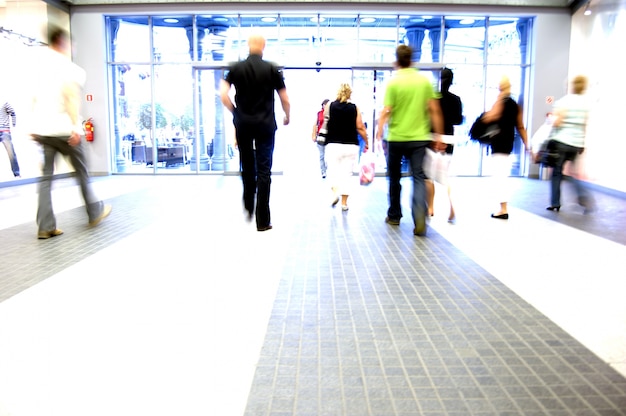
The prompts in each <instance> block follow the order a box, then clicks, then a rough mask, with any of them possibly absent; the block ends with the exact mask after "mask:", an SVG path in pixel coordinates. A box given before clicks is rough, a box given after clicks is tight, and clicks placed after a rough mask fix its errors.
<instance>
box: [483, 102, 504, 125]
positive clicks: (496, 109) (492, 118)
mask: <svg viewBox="0 0 626 416" xmlns="http://www.w3.org/2000/svg"><path fill="white" fill-rule="evenodd" d="M505 98H506V97H503V96H502V95H498V99H497V100H496V102H495V103H493V106H492V107H491V109H490V110H489V111H485V112H484V113H483V117H482V120H483V122H485V123H487V124H489V123H493V122H496V121H498V120H500V117H502V111H504V99H505Z"/></svg>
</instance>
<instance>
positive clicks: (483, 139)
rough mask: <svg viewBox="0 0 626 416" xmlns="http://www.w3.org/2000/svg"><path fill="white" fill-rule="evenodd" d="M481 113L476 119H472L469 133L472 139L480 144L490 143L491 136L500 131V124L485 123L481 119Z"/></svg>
mask: <svg viewBox="0 0 626 416" xmlns="http://www.w3.org/2000/svg"><path fill="white" fill-rule="evenodd" d="M483 114H485V113H483ZM483 114H481V115H480V116H478V118H477V119H476V121H474V124H472V127H471V128H470V131H469V135H470V138H471V139H472V140H475V141H477V142H479V143H482V144H490V143H491V141H492V140H493V137H494V136H496V135H497V134H499V133H500V126H499V125H498V123H485V122H484V121H483V120H482V117H483Z"/></svg>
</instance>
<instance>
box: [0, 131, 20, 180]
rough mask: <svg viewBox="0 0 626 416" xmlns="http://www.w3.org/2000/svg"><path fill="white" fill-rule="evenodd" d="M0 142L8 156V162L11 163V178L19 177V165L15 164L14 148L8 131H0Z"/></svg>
mask: <svg viewBox="0 0 626 416" xmlns="http://www.w3.org/2000/svg"><path fill="white" fill-rule="evenodd" d="M0 142H2V144H3V145H4V147H5V148H6V149H7V155H9V161H10V162H11V170H12V171H13V176H20V165H19V164H18V163H17V155H16V154H15V148H14V147H13V142H12V141H11V133H10V132H8V131H0Z"/></svg>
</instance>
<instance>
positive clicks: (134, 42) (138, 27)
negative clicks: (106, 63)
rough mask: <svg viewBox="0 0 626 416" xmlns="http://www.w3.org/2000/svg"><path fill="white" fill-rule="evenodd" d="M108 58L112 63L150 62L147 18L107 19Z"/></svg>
mask: <svg viewBox="0 0 626 416" xmlns="http://www.w3.org/2000/svg"><path fill="white" fill-rule="evenodd" d="M107 21H108V27H109V42H110V43H109V45H110V50H109V57H110V60H111V61H113V62H150V29H149V26H148V21H149V18H148V16H138V17H132V16H124V17H123V18H122V17H108V18H107Z"/></svg>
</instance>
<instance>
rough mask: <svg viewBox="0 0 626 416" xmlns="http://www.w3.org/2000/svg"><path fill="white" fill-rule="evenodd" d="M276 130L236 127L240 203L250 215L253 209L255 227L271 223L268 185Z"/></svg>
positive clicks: (270, 181) (270, 180)
mask: <svg viewBox="0 0 626 416" xmlns="http://www.w3.org/2000/svg"><path fill="white" fill-rule="evenodd" d="M275 133H276V132H275V131H269V132H267V131H263V130H262V129H257V128H255V127H241V126H238V127H237V129H236V135H237V145H238V146H239V158H240V160H241V180H242V182H243V205H244V207H245V209H246V210H247V211H248V213H249V214H250V215H252V214H253V213H255V212H256V225H257V228H262V227H267V226H268V225H270V223H271V215H270V185H271V183H272V179H271V173H272V157H273V155H274V141H275ZM255 194H256V211H255Z"/></svg>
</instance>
